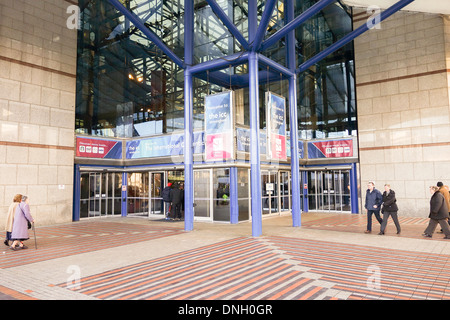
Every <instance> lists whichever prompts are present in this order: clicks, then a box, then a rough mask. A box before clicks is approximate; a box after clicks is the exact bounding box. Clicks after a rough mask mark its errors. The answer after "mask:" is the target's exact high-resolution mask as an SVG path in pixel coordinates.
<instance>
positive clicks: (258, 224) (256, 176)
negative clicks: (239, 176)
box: [108, 0, 414, 237]
mask: <svg viewBox="0 0 450 320" xmlns="http://www.w3.org/2000/svg"><path fill="white" fill-rule="evenodd" d="M108 1H109V2H110V3H111V4H112V5H113V6H114V7H115V8H116V9H117V10H119V11H120V12H121V13H122V14H124V16H125V17H126V18H127V19H129V21H130V22H131V23H133V24H134V25H135V26H136V27H137V28H138V29H140V30H141V31H142V32H143V33H144V34H145V36H147V37H148V38H149V39H150V40H151V41H152V42H153V43H154V44H155V45H156V46H157V47H158V48H159V49H161V50H162V51H163V52H164V53H165V54H166V55H167V56H168V57H169V58H170V59H171V60H172V61H173V62H175V63H176V64H177V65H178V66H180V67H181V68H183V69H184V117H185V119H184V124H185V126H184V130H185V151H184V168H185V230H186V231H190V230H193V221H194V210H193V206H194V202H193V200H194V197H193V179H194V175H193V150H192V147H191V146H192V141H193V77H194V76H197V77H199V78H201V77H202V75H200V73H202V72H205V71H209V72H213V71H218V70H221V69H225V68H228V67H229V66H230V65H232V66H236V65H240V64H244V63H248V65H249V74H248V81H246V79H245V78H244V77H243V76H233V77H232V80H231V81H235V82H236V83H239V84H240V85H245V86H246V85H247V83H248V86H249V95H250V97H249V100H250V131H251V141H252V143H251V152H250V165H251V174H250V176H251V177H250V180H251V186H256V187H255V188H251V198H252V200H251V212H252V234H253V236H255V237H257V236H260V235H261V234H262V221H261V220H262V211H261V187H260V186H261V176H260V173H261V162H260V157H259V140H260V138H259V96H258V86H259V78H260V76H261V75H260V74H259V70H258V69H259V65H260V64H262V65H265V66H268V67H269V68H271V69H272V70H274V71H276V72H278V73H281V74H282V75H283V76H284V77H285V78H287V79H288V80H289V98H288V100H289V115H290V128H291V133H290V139H291V154H292V155H295V154H298V132H297V130H292V128H298V123H297V90H296V88H297V75H298V74H299V73H300V72H303V71H305V70H307V69H308V68H309V67H311V66H313V65H314V64H316V63H318V62H319V61H321V60H322V59H324V58H325V57H326V56H328V55H329V54H331V53H333V52H334V51H336V50H338V49H339V48H341V47H342V46H344V45H346V44H347V43H349V42H351V41H352V40H354V39H355V38H356V37H358V36H359V35H361V34H362V33H364V32H366V31H367V30H369V27H368V26H367V25H366V24H364V25H362V26H361V27H359V28H357V29H356V30H354V31H353V32H351V33H349V34H347V35H346V36H345V37H343V38H342V39H340V40H339V41H337V42H335V43H334V44H333V45H331V46H330V47H328V48H327V49H325V50H323V51H322V52H320V53H319V54H317V55H316V56H314V57H313V58H311V59H309V60H307V61H305V62H303V63H302V64H301V65H300V66H298V67H297V66H296V56H295V29H296V28H297V27H299V26H300V25H301V24H302V23H304V22H305V21H307V20H308V19H309V18H311V17H313V16H314V15H316V14H317V13H319V12H320V11H321V10H322V9H323V8H325V7H326V6H327V5H329V4H331V3H333V2H335V1H336V0H319V1H318V2H317V3H316V4H314V5H313V6H311V7H310V8H308V9H307V10H305V11H304V12H303V13H302V14H300V15H299V16H298V17H296V18H294V17H293V14H294V1H293V0H285V6H286V8H287V9H286V16H287V17H286V23H285V25H284V27H282V28H281V29H280V30H278V31H277V32H276V33H275V34H273V35H272V36H270V37H269V38H268V39H266V40H265V41H263V38H264V35H265V33H266V30H267V26H268V23H269V21H270V18H271V16H272V14H273V11H274V8H275V5H276V3H277V1H275V0H268V1H267V2H266V4H265V9H264V12H263V15H262V19H261V22H260V24H259V26H258V19H257V10H258V6H257V1H256V0H249V1H248V34H249V39H248V40H247V39H245V38H244V36H243V35H242V34H241V33H240V32H239V30H238V29H237V27H236V26H235V25H234V24H233V22H232V21H231V20H230V19H229V17H228V16H227V14H226V13H225V12H224V11H223V10H222V9H221V8H220V6H219V5H218V4H217V2H216V0H207V3H208V4H209V5H210V7H211V9H212V10H213V12H214V13H215V14H216V16H217V18H218V19H219V20H220V21H222V22H223V24H224V25H225V27H226V28H227V29H228V30H229V32H230V33H231V34H232V35H233V36H234V37H235V39H236V40H237V41H238V42H239V43H240V44H241V45H242V47H243V49H244V51H243V52H240V53H236V54H234V55H231V56H229V57H226V58H219V59H215V60H212V61H208V62H204V63H200V64H197V65H194V57H193V47H194V1H193V0H184V23H185V33H184V46H185V48H184V59H185V60H184V61H182V60H181V59H180V58H179V57H178V56H177V55H176V54H175V53H174V52H173V51H172V50H171V49H170V48H169V47H167V46H166V45H165V44H164V42H163V41H162V40H161V39H160V38H159V37H158V36H157V35H155V34H154V33H153V32H152V31H150V30H149V29H148V28H147V27H146V26H145V24H144V22H143V21H142V20H141V18H139V17H138V16H137V15H135V14H134V13H133V12H131V11H130V10H129V9H127V8H126V7H124V6H123V5H122V4H121V2H120V1H119V0H108ZM413 1H414V0H400V1H398V2H397V3H396V4H394V5H393V6H392V7H390V8H389V9H387V10H385V11H383V12H382V13H381V14H380V15H379V16H377V17H374V20H375V21H379V22H381V21H383V20H384V19H386V18H387V17H389V16H391V15H392V14H394V13H395V12H397V11H399V10H401V9H402V8H403V7H405V6H407V5H408V4H410V3H411V2H413ZM282 38H285V41H286V46H287V50H286V51H287V59H286V61H287V64H288V66H287V67H284V66H281V65H279V64H278V63H276V62H274V61H273V60H271V59H269V58H267V57H265V56H264V55H262V54H261V52H262V51H263V50H265V49H267V48H269V47H270V46H272V45H273V44H275V43H277V42H278V41H280V40H281V39H282ZM261 74H262V73H261ZM214 75H215V79H216V80H217V82H218V83H221V82H225V79H224V78H223V79H222V81H221V77H222V75H221V73H220V72H215V73H214ZM228 79H229V78H228ZM291 175H292V181H293V183H292V199H293V200H292V219H293V226H296V227H298V226H300V225H301V222H300V216H301V215H300V186H299V160H298V157H291ZM233 221H235V218H233Z"/></svg>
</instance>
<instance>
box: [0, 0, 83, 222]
mask: <svg viewBox="0 0 450 320" xmlns="http://www.w3.org/2000/svg"><path fill="white" fill-rule="evenodd" d="M73 4H74V1H65V0H39V1H36V0H2V1H1V2H0V70H1V72H0V228H3V226H4V223H5V216H6V212H7V209H8V206H9V204H10V203H11V201H12V198H13V196H14V195H15V194H16V193H22V194H26V195H28V196H29V197H30V206H31V211H32V215H33V216H34V217H35V218H36V220H37V222H38V223H39V224H52V223H60V222H67V221H71V219H72V198H73V195H72V194H73V160H74V123H75V90H76V83H75V79H76V53H77V50H76V49H77V31H76V29H69V28H67V25H66V21H67V19H68V17H69V15H70V14H68V13H67V12H66V11H67V8H68V6H70V5H73ZM2 230H3V229H2Z"/></svg>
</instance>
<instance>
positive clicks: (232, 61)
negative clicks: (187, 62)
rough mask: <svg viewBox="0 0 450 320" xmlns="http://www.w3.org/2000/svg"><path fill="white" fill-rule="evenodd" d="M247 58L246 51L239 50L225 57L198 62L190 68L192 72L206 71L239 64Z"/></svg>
mask: <svg viewBox="0 0 450 320" xmlns="http://www.w3.org/2000/svg"><path fill="white" fill-rule="evenodd" d="M247 60H248V52H239V53H235V54H232V55H229V56H227V57H223V58H218V59H214V60H210V61H206V62H202V63H198V64H196V65H195V66H192V67H191V68H190V71H191V73H192V74H196V73H200V72H206V71H215V70H220V69H225V68H228V67H229V66H230V65H231V66H237V65H240V64H244V63H246V62H247Z"/></svg>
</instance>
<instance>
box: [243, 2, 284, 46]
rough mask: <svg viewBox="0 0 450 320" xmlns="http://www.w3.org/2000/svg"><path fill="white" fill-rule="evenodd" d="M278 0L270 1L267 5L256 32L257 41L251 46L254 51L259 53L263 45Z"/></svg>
mask: <svg viewBox="0 0 450 320" xmlns="http://www.w3.org/2000/svg"><path fill="white" fill-rule="evenodd" d="M277 2H278V0H268V1H267V2H266V4H265V8H264V13H263V15H262V17H261V22H260V23H259V27H258V30H256V35H255V39H254V40H253V43H252V44H250V47H251V49H252V50H253V51H258V50H259V47H260V46H261V43H262V41H263V38H264V35H265V34H266V31H267V25H268V24H269V22H270V18H271V17H272V13H273V9H274V8H275V3H277Z"/></svg>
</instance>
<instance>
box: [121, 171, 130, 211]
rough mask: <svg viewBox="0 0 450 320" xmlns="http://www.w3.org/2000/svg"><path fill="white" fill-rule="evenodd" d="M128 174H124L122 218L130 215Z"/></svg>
mask: <svg viewBox="0 0 450 320" xmlns="http://www.w3.org/2000/svg"><path fill="white" fill-rule="evenodd" d="M127 186H128V174H127V173H126V172H123V173H122V201H121V203H122V209H121V215H122V217H126V216H127V214H128V206H127V203H128V200H127V189H128V187H127ZM124 187H125V188H124Z"/></svg>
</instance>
